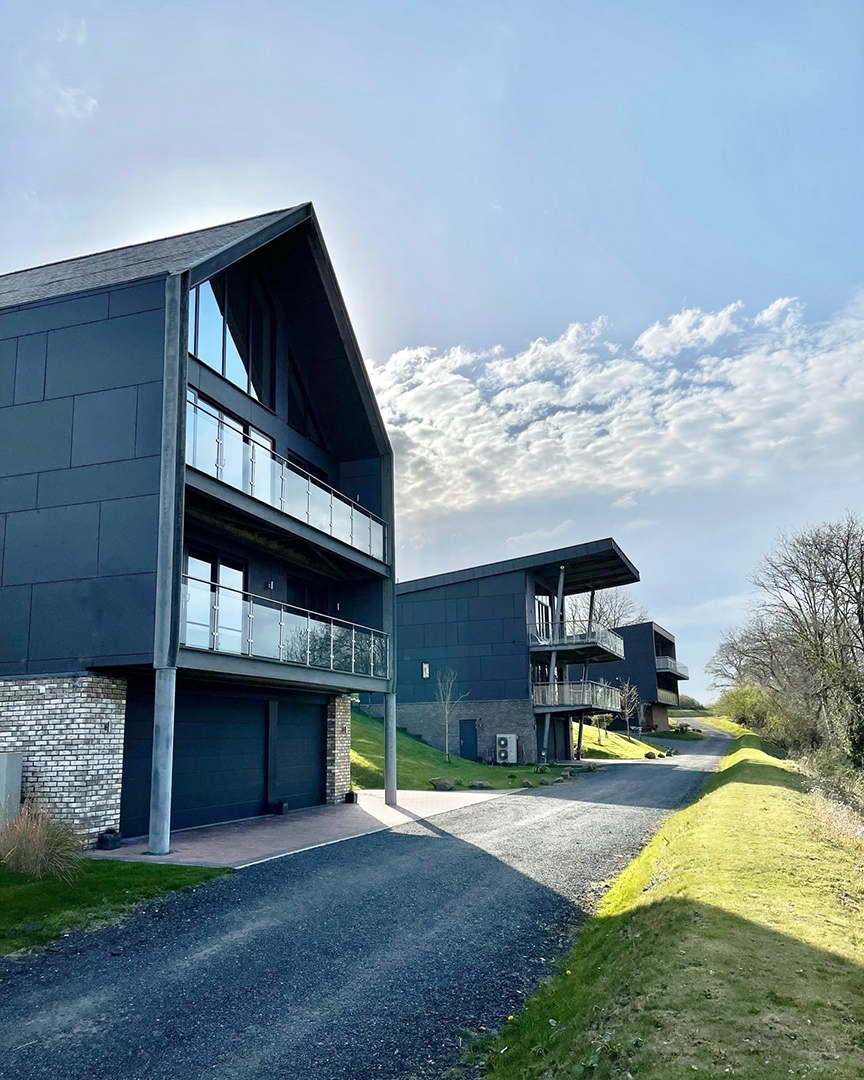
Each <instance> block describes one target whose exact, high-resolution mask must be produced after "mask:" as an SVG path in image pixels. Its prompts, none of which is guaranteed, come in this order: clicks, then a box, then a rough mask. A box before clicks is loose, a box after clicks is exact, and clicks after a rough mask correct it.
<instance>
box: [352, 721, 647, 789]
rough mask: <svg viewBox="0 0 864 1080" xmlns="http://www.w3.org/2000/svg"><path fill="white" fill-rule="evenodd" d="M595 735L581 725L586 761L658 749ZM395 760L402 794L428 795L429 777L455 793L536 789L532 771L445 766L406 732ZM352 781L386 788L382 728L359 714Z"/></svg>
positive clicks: (454, 761) (553, 771)
mask: <svg viewBox="0 0 864 1080" xmlns="http://www.w3.org/2000/svg"><path fill="white" fill-rule="evenodd" d="M598 735H599V733H598V731H597V729H596V728H592V727H589V726H588V725H587V724H586V725H585V728H584V732H583V736H582V745H583V750H584V756H585V757H586V758H625V757H636V758H643V757H644V756H645V753H646V751H649V750H650V751H652V752H656V751H657V747H656V746H649V745H648V744H647V743H642V742H640V741H639V740H638V739H632V740H630V741H628V740H627V739H625V738H624V737H623V736H622V735H617V734H616V733H615V732H612V731H610V732H608V733H607V734H606V735H604V736H603V742H602V743H600V742H599V741H598ZM396 754H397V758H398V774H399V787H400V788H404V789H405V790H406V791H425V790H428V789H429V780H430V778H431V777H433V776H446V777H448V778H449V779H451V780H453V781H454V782H455V783H456V784H457V786H459V787H468V785H469V784H470V783H471V781H472V780H485V781H486V782H487V783H489V784H491V785H492V787H493V788H498V789H499V790H500V789H507V788H518V787H521V786H522V781H523V780H530V781H531V782H532V783H533V784H537V783H538V781H539V779H540V777H539V776H538V775H537V774H536V773H535V772H534V769H533V767H532V766H530V765H508V766H506V767H502V766H497V765H483V764H480V763H479V762H476V761H464V760H463V759H462V758H460V757H458V756H456V755H455V754H451V755H450V763H449V764H448V763H447V761H446V759H445V757H444V754H443V753H442V752H441V751H440V750H436V749H435V747H434V746H427V744H426V743H424V742H420V740H419V739H415V738H412V736H410V735H407V734H406V733H405V732H404V731H397V732H396ZM560 772H561V769H560V768H559V767H557V766H555V765H550V766H549V772H548V774H546V779H550V780H552V779H554V778H555V777H556V776H558V775H559V774H560ZM510 773H513V774H515V775H514V776H510V775H509V774H510ZM351 781H352V784H353V785H354V787H355V788H382V787H384V725H383V724H382V722H381V721H380V720H375V719H374V718H373V717H371V716H366V714H365V713H360V712H355V713H354V714H353V718H352V721H351Z"/></svg>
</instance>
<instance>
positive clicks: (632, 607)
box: [565, 588, 649, 634]
mask: <svg viewBox="0 0 864 1080" xmlns="http://www.w3.org/2000/svg"><path fill="white" fill-rule="evenodd" d="M589 603H590V599H589V594H588V593H577V594H576V595H575V596H569V597H567V600H566V615H565V620H566V623H567V628H568V630H569V631H570V633H575V634H578V633H581V632H582V631H584V630H585V628H586V626H587V625H588V606H589ZM648 618H649V615H648V612H647V610H646V609H645V608H644V607H643V606H642V605H641V604H640V603H639V601H638V600H637V599H636V598H635V597H634V596H633V594H632V593H629V592H627V590H626V589H624V588H618V589H602V590H600V591H599V592H596V593H595V594H594V623H595V624H596V625H599V626H605V627H607V628H608V629H610V630H612V629H614V628H615V627H616V626H630V625H632V624H633V623H640V622H647V620H648Z"/></svg>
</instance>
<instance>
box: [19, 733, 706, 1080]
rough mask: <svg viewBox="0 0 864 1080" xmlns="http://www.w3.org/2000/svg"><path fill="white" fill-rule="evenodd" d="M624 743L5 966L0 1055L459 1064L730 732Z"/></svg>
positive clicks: (344, 1072) (240, 1073)
mask: <svg viewBox="0 0 864 1080" xmlns="http://www.w3.org/2000/svg"><path fill="white" fill-rule="evenodd" d="M727 742H728V737H726V736H724V735H723V734H722V733H721V732H717V734H716V736H712V737H711V738H707V739H705V740H704V741H702V742H680V743H679V744H678V748H679V750H680V754H679V755H678V756H676V757H674V758H670V759H665V760H662V761H654V762H650V761H646V762H639V761H637V762H610V763H608V765H606V766H605V767H604V768H602V769H600V770H598V771H597V772H594V773H589V774H585V775H583V776H581V777H580V778H579V779H578V780H577V781H575V782H574V783H572V784H565V785H558V786H556V787H550V788H541V789H536V790H533V791H528V790H525V791H519V792H515V793H513V794H512V795H508V796H506V797H504V798H500V799H493V800H491V801H489V802H486V803H483V804H480V805H477V806H472V807H468V808H464V809H461V810H455V811H452V812H450V813H448V814H442V815H439V816H437V817H435V818H433V819H432V820H430V821H426V822H414V823H412V824H409V825H403V826H400V827H399V828H397V829H393V830H391V831H389V832H379V833H375V834H373V835H370V836H365V837H360V838H358V839H355V840H349V841H346V842H344V843H339V844H335V845H332V846H330V847H324V848H319V849H316V850H311V851H306V852H301V853H299V854H297V855H292V856H290V857H287V858H284V859H277V860H275V861H273V862H268V863H263V864H260V865H258V866H252V867H249V868H247V869H245V870H242V871H240V872H239V873H237V874H234V875H232V876H231V877H229V878H225V879H220V880H219V881H216V882H213V883H211V884H209V885H207V886H205V887H203V888H200V889H198V890H195V891H194V892H191V893H175V894H172V895H169V896H167V897H165V898H163V899H162V900H160V901H154V902H151V903H148V904H147V905H145V906H144V907H143V908H141V909H139V910H138V911H137V912H136V913H135V914H134V915H133V916H131V917H130V918H128V919H127V920H126V921H125V922H124V923H123V924H122V925H121V926H119V927H108V928H104V929H101V930H96V931H91V932H89V933H76V934H72V935H69V936H68V937H66V938H64V939H63V940H62V941H61V942H59V943H58V944H57V945H56V946H54V947H53V948H51V949H50V950H46V951H45V952H43V953H40V954H38V955H34V956H22V957H18V958H11V959H7V960H5V961H3V962H2V966H0V1076H2V1077H4V1078H6V1077H8V1078H14V1080H31V1078H33V1080H35V1078H37V1077H38V1078H39V1080H54V1078H56V1080H61V1078H62V1080H84V1078H86V1080H103V1078H104V1080H116V1078H118V1077H123V1078H124V1080H137V1078H139V1077H140V1078H147V1080H150V1078H152V1080H163V1078H164V1080H201V1078H204V1077H211V1078H212V1077H217V1078H219V1080H234V1078H238V1080H241V1078H242V1080H275V1078H279V1080H295V1078H296V1080H301V1078H302V1080H349V1078H350V1080H367V1078H369V1080H371V1078H391V1080H395V1078H401V1080H405V1078H407V1077H427V1076H428V1077H432V1076H436V1077H437V1076H440V1075H441V1074H442V1073H443V1072H444V1071H445V1070H446V1069H447V1067H448V1066H449V1065H451V1064H452V1063H453V1062H454V1060H455V1058H456V1057H457V1056H458V1037H457V1032H458V1031H459V1030H460V1029H463V1030H464V1029H469V1030H476V1029H478V1028H482V1027H485V1028H488V1029H492V1028H494V1027H497V1026H499V1025H500V1024H501V1023H502V1022H503V1021H504V1020H505V1019H506V1017H507V1016H508V1014H510V1013H514V1012H516V1011H518V1010H519V1008H520V1007H521V1002H522V1000H523V999H524V996H525V995H526V994H529V993H530V992H531V991H532V989H533V988H534V987H535V986H536V984H537V982H538V981H539V979H540V978H542V977H543V976H544V975H545V974H548V973H549V971H550V970H551V969H552V966H553V962H554V960H555V958H556V957H557V956H559V955H560V954H561V952H562V951H563V950H564V949H565V948H566V947H567V945H568V944H569V943H570V941H571V937H572V931H573V928H574V926H575V924H576V923H577V922H578V920H579V919H580V918H581V917H582V915H583V904H584V902H585V899H586V896H587V895H588V894H589V892H590V891H591V887H592V885H594V884H595V883H597V882H600V881H602V880H604V879H607V878H609V877H610V876H611V875H614V874H615V873H617V872H618V871H619V870H620V869H621V868H622V867H623V866H624V865H625V864H626V863H627V862H628V860H629V859H630V858H632V857H633V855H634V854H636V853H637V852H638V851H639V850H640V848H641V847H642V845H643V844H644V842H645V840H646V839H647V837H648V836H649V835H650V834H651V833H653V832H654V830H655V829H656V828H657V826H658V824H659V822H660V820H661V819H662V817H663V816H664V815H665V814H666V813H667V812H669V811H671V810H674V809H675V808H677V807H678V806H680V805H681V804H682V803H684V802H686V801H687V800H688V799H689V798H690V797H692V796H693V794H694V793H695V792H696V790H697V789H698V787H699V785H700V784H701V782H702V781H703V779H704V778H705V776H706V775H707V773H709V772H710V771H711V770H713V769H714V768H715V767H716V765H717V762H718V760H719V758H720V756H721V755H722V754H723V752H724V751H725V749H726V746H727Z"/></svg>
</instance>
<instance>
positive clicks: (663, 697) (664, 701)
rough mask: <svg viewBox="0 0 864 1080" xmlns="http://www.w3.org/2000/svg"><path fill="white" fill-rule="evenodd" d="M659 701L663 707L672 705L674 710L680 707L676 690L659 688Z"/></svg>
mask: <svg viewBox="0 0 864 1080" xmlns="http://www.w3.org/2000/svg"><path fill="white" fill-rule="evenodd" d="M657 700H658V701H659V702H660V704H661V705H671V706H672V707H673V708H677V706H678V695H677V694H676V693H675V691H674V690H664V689H663V687H662V686H658V687H657Z"/></svg>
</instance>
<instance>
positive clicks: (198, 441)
mask: <svg viewBox="0 0 864 1080" xmlns="http://www.w3.org/2000/svg"><path fill="white" fill-rule="evenodd" d="M186 464H187V465H191V466H192V468H193V469H198V470H199V471H200V472H203V473H206V474H207V475H208V476H213V477H215V478H216V479H217V480H221V481H222V482H223V483H224V484H229V485H230V486H231V487H233V488H236V489H237V490H238V491H243V492H245V493H246V494H247V495H251V496H252V498H253V499H259V500H260V501H261V502H263V503H267V505H268V506H272V507H275V509H277V510H281V511H282V513H283V514H287V515H288V517H292V518H294V519H295V520H297V521H303V522H305V523H306V524H307V525H311V526H312V528H313V529H318V530H319V531H320V532H323V533H326V534H327V535H328V536H332V537H333V538H334V539H336V540H341V541H342V542H343V543H344V544H348V545H349V546H350V547H353V548H356V549H357V550H358V551H362V552H364V553H365V554H367V555H371V556H372V558H373V559H378V560H380V561H381V562H388V561H389V560H388V559H387V555H386V552H387V545H386V525H385V524H384V522H383V521H382V520H381V518H379V517H376V516H375V515H374V514H372V513H370V512H369V511H368V510H366V509H364V508H363V507H362V506H360V505H359V503H355V502H352V500H351V499H347V498H346V497H345V496H344V495H342V494H341V493H340V492H338V491H336V490H335V489H334V488H332V487H329V486H328V485H327V484H324V483H322V482H321V481H320V480H316V479H315V477H314V476H311V475H310V474H309V473H307V472H304V471H303V469H300V468H298V467H297V466H296V465H294V464H292V463H291V462H290V461H286V460H285V458H282V457H279V455H278V454H276V453H274V452H273V451H272V450H271V449H270V448H269V447H267V446H262V445H261V444H260V443H258V442H256V441H255V440H254V439H251V438H250V437H249V436H247V435H245V434H244V433H243V432H242V431H240V430H238V428H237V427H236V426H235V425H232V424H231V423H230V422H228V421H226V420H224V419H221V418H220V417H218V416H216V415H215V413H213V412H211V411H210V410H209V409H206V408H204V407H203V406H202V405H200V404H195V403H194V402H191V401H189V402H187V403H186Z"/></svg>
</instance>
